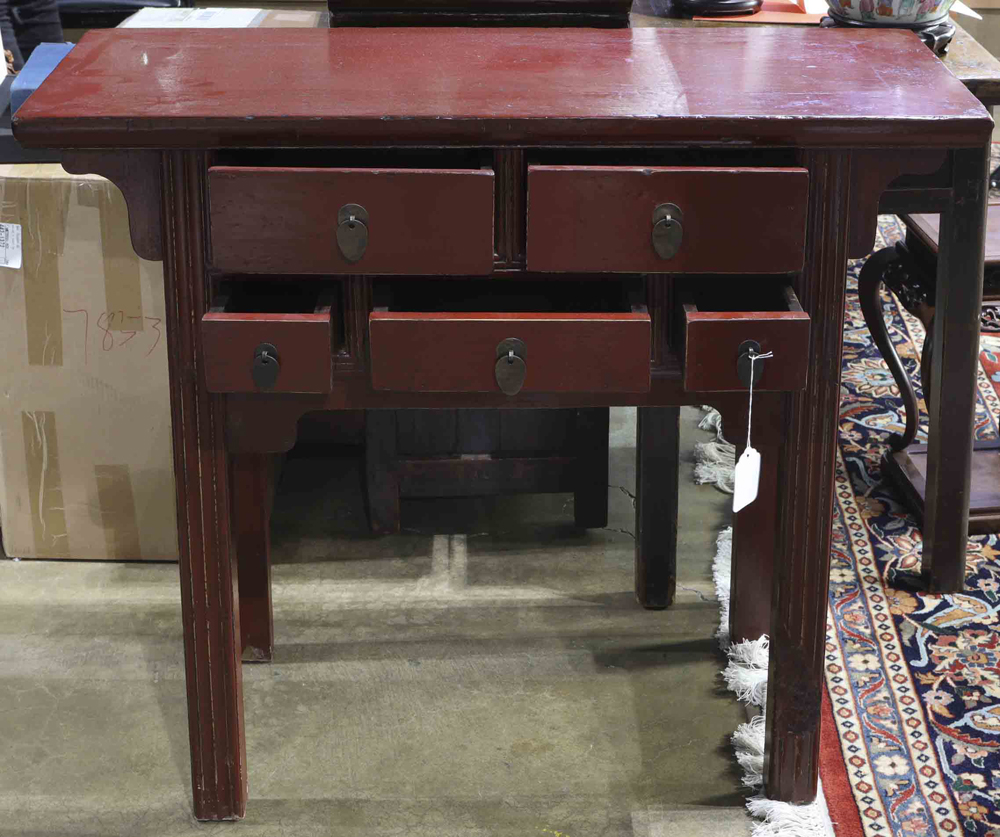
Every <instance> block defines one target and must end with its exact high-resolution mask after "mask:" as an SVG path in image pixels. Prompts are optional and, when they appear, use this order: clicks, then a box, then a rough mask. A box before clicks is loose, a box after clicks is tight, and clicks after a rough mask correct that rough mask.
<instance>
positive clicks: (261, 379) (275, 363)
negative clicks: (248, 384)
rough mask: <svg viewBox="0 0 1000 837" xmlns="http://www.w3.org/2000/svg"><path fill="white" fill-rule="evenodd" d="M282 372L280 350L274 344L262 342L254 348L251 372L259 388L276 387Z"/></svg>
mask: <svg viewBox="0 0 1000 837" xmlns="http://www.w3.org/2000/svg"><path fill="white" fill-rule="evenodd" d="M280 372H281V363H280V361H279V359H278V350H277V349H276V348H275V347H274V346H273V344H271V343H261V344H260V345H259V346H258V347H257V348H256V349H254V350H253V369H252V370H251V372H250V374H251V377H253V382H254V385H255V386H256V387H257V389H263V390H268V389H274V385H275V384H276V383H278V374H279V373H280Z"/></svg>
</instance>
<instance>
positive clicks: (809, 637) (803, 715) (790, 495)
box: [764, 151, 851, 803]
mask: <svg viewBox="0 0 1000 837" xmlns="http://www.w3.org/2000/svg"><path fill="white" fill-rule="evenodd" d="M802 162H803V164H804V165H806V166H807V167H808V168H809V204H808V207H807V214H806V236H807V238H806V240H807V241H808V242H809V245H808V247H807V248H806V264H805V269H804V270H803V272H802V275H801V277H800V279H799V281H798V283H797V286H796V291H797V293H798V297H799V299H800V300H801V301H802V307H803V308H804V309H805V310H806V311H807V312H808V313H809V315H810V316H811V317H812V329H811V332H810V335H809V377H808V380H807V383H806V387H805V389H804V390H802V391H801V392H796V393H790V394H788V395H786V396H785V422H784V425H783V426H784V438H783V440H782V445H781V450H780V457H779V460H778V480H779V483H778V484H779V491H780V492H781V493H780V499H779V502H778V509H779V511H778V520H779V522H778V537H777V539H776V544H775V546H776V548H775V552H774V584H773V594H772V604H771V629H770V632H769V633H770V637H771V651H770V666H769V669H768V690H767V727H766V729H767V739H766V740H767V746H766V753H767V759H766V764H765V774H764V775H765V792H766V793H767V795H768V796H769V797H771V798H772V799H779V800H783V801H785V802H796V803H802V802H809V801H811V800H812V799H813V798H814V797H815V796H816V783H817V779H818V777H819V727H820V723H819V721H820V703H821V697H822V689H823V647H824V639H825V629H826V610H827V591H828V584H829V576H830V541H831V520H832V514H833V496H834V495H833V491H834V474H835V469H834V465H835V456H836V448H837V425H838V419H839V415H840V361H841V349H842V340H843V316H844V293H845V284H846V283H845V281H844V275H845V272H846V269H847V247H846V240H847V230H846V229H845V228H846V225H847V224H848V222H849V219H850V214H851V210H850V186H849V183H850V165H851V157H850V153H849V152H836V151H808V152H805V153H803V155H802ZM775 360H777V358H776V359H775Z"/></svg>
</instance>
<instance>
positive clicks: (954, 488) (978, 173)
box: [922, 146, 989, 592]
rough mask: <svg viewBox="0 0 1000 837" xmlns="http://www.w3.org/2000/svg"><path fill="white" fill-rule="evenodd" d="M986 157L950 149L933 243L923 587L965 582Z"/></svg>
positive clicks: (980, 151)
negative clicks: (944, 199) (948, 184)
mask: <svg viewBox="0 0 1000 837" xmlns="http://www.w3.org/2000/svg"><path fill="white" fill-rule="evenodd" d="M988 161H989V147H988V146H987V147H984V148H963V149H957V150H955V151H953V152H952V196H951V200H950V202H949V204H948V206H947V208H946V209H945V211H944V212H942V213H941V234H940V239H939V241H938V281H937V294H936V305H935V315H934V332H933V335H932V336H933V341H934V356H933V360H932V363H931V398H930V404H929V405H928V409H929V413H930V422H929V433H928V439H927V494H926V497H925V499H924V544H923V560H922V564H923V572H924V574H925V575H926V576H927V577H928V578H929V582H930V585H931V588H932V589H934V590H941V591H949V592H956V591H959V590H961V589H962V588H963V586H964V584H965V553H966V543H967V542H966V534H967V532H968V527H969V498H970V494H969V491H970V471H971V467H972V443H973V439H974V436H975V433H974V425H975V408H976V386H975V381H976V376H977V375H978V372H979V315H980V311H981V308H982V297H983V255H984V247H985V218H986V196H987V190H986V177H987V165H988Z"/></svg>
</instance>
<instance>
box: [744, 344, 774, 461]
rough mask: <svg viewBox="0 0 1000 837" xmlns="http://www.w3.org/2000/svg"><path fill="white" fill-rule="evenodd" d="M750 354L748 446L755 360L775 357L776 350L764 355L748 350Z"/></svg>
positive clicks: (748, 442) (751, 417) (748, 441)
mask: <svg viewBox="0 0 1000 837" xmlns="http://www.w3.org/2000/svg"><path fill="white" fill-rule="evenodd" d="M748 354H749V356H750V401H749V403H748V404H747V448H748V449H749V448H750V447H751V445H750V424H751V420H752V419H753V365H754V362H755V361H758V360H767V358H769V357H774V352H765V353H764V354H762V355H759V354H757V353H756V352H755V351H754V350H753V349H750V351H749V352H748Z"/></svg>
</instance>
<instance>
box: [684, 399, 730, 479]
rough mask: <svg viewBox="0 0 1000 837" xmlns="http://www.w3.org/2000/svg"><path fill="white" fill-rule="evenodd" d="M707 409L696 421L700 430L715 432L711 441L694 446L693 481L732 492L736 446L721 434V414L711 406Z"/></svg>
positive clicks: (705, 408)
mask: <svg viewBox="0 0 1000 837" xmlns="http://www.w3.org/2000/svg"><path fill="white" fill-rule="evenodd" d="M702 409H703V410H707V412H706V414H705V416H704V417H703V418H702V420H701V421H700V422H699V423H698V427H700V428H701V429H702V430H711V431H714V432H715V439H714V440H713V441H711V442H698V443H697V444H695V446H694V481H695V484H696V485H714V486H715V487H716V488H718V489H719V490H720V491H724V492H725V493H726V494H732V493H733V469H734V468H735V467H736V446H735V445H732V444H730V443H729V442H727V441H726V440H725V439H724V438H723V436H722V415H721V414H720V413H719V411H718V410H716V409H714V408H713V407H702Z"/></svg>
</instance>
